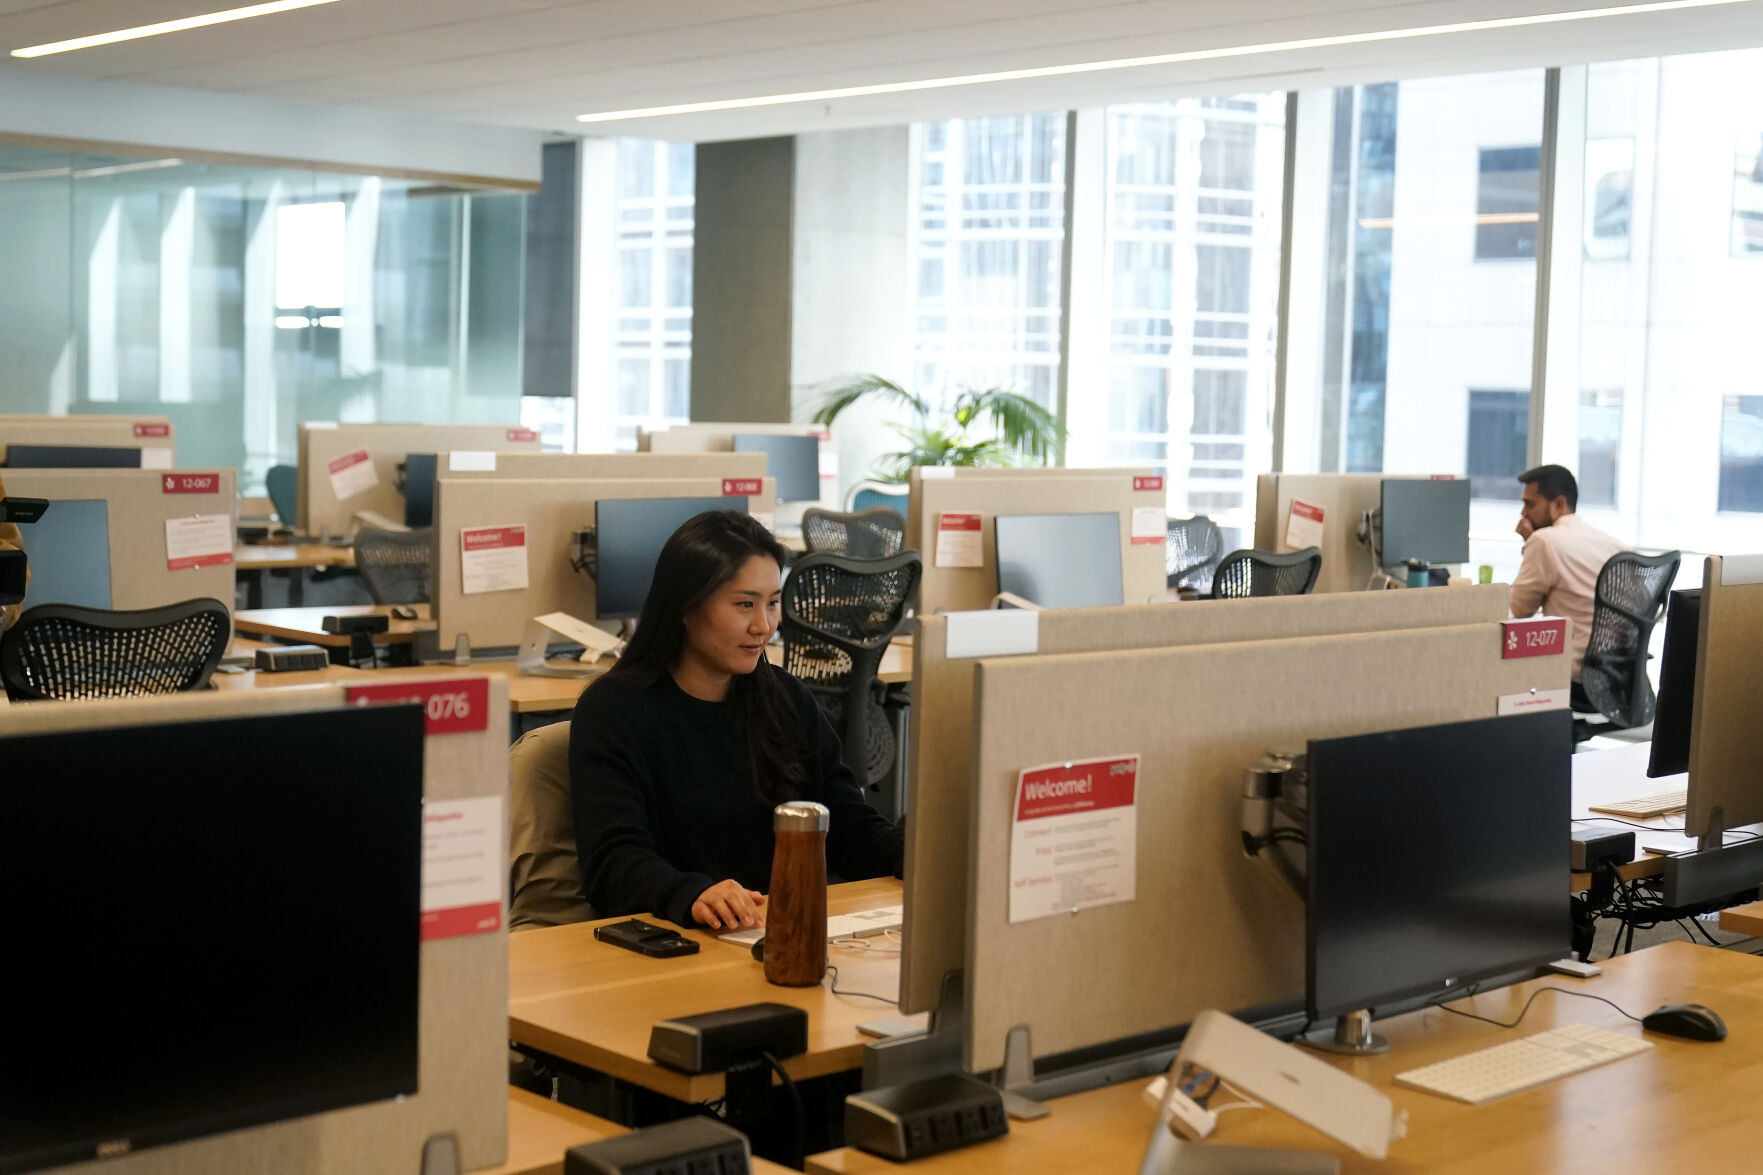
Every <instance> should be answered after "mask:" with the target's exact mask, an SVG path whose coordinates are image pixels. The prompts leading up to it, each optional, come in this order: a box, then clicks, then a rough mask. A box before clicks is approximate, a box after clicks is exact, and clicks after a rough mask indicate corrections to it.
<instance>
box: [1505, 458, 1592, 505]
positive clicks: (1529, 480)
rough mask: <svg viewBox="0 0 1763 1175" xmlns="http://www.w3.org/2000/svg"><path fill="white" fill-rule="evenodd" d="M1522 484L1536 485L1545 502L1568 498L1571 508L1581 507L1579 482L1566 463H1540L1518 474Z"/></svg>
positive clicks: (1519, 481)
mask: <svg viewBox="0 0 1763 1175" xmlns="http://www.w3.org/2000/svg"><path fill="white" fill-rule="evenodd" d="M1518 483H1519V484H1520V485H1534V486H1536V488H1537V493H1539V494H1541V495H1542V496H1543V500H1544V501H1545V502H1553V501H1554V500H1555V499H1556V498H1566V499H1567V508H1568V509H1569V510H1578V509H1579V483H1578V482H1577V481H1574V480H1573V474H1572V473H1571V472H1569V471H1568V469H1567V467H1566V466H1564V465H1539V466H1537V467H1536V468H1535V469H1527V470H1525V471H1524V472H1523V473H1521V474H1519V475H1518Z"/></svg>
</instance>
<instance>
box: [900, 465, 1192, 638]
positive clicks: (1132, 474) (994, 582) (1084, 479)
mask: <svg viewBox="0 0 1763 1175" xmlns="http://www.w3.org/2000/svg"><path fill="white" fill-rule="evenodd" d="M1144 476H1146V473H1145V471H1143V470H1132V469H1120V470H1112V469H1110V470H1070V471H1055V470H1052V469H1013V470H1000V471H996V472H992V471H986V472H979V471H972V472H969V473H967V474H966V475H964V476H957V477H935V476H933V477H928V478H927V477H925V476H924V471H923V469H922V468H917V469H914V470H913V471H912V473H911V476H910V478H909V479H908V482H907V485H908V486H909V487H910V489H909V494H910V496H909V498H908V502H907V507H906V545H907V546H908V547H910V548H912V549H914V550H917V551H920V552H922V553H923V555H924V578H923V580H922V581H920V583H919V587H918V612H919V614H920V615H932V614H934V613H937V612H966V611H971V610H973V609H975V608H988V607H990V606H991V603H992V597H994V596H996V595H997V594H998V564H997V551H996V541H995V539H994V537H993V525H992V524H993V520H994V519H995V518H996V517H997V516H998V515H1000V514H1086V513H1102V512H1104V511H1108V510H1114V511H1118V512H1119V514H1120V570H1121V585H1122V588H1123V589H1124V599H1125V602H1126V603H1128V604H1143V603H1146V602H1147V601H1150V600H1161V599H1162V598H1163V595H1164V587H1165V584H1166V583H1167V580H1168V576H1167V573H1166V572H1165V571H1164V564H1163V543H1162V542H1161V541H1158V542H1154V543H1135V542H1133V541H1132V512H1133V510H1134V509H1135V508H1136V507H1151V508H1155V509H1157V510H1158V511H1162V510H1163V509H1164V493H1163V490H1162V488H1161V487H1159V488H1157V489H1154V490H1151V489H1146V490H1136V489H1134V488H1133V485H1134V479H1135V478H1142V477H1144ZM946 513H956V514H978V515H980V552H981V555H980V557H981V559H982V560H983V563H982V565H981V566H979V567H939V566H937V562H936V551H937V523H938V519H939V517H940V516H941V515H943V514H946Z"/></svg>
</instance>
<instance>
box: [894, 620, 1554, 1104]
mask: <svg viewBox="0 0 1763 1175" xmlns="http://www.w3.org/2000/svg"><path fill="white" fill-rule="evenodd" d="M1502 632H1503V629H1502V626H1501V625H1500V624H1497V623H1484V624H1469V625H1457V626H1452V627H1443V628H1423V629H1416V630H1411V631H1402V632H1374V633H1355V634H1352V635H1342V636H1321V637H1307V638H1301V639H1296V640H1261V641H1253V642H1249V643H1243V644H1222V645H1204V646H1196V647H1189V648H1168V649H1136V650H1131V651H1126V652H1107V653H1076V654H1069V655H1062V656H1040V657H1019V658H1009V659H994V660H983V661H981V662H980V665H979V669H978V673H977V677H976V683H975V696H976V699H977V700H976V716H977V720H978V721H977V729H976V731H975V739H976V743H977V746H978V751H977V754H978V766H977V775H978V786H977V788H976V790H975V793H974V826H973V848H972V861H973V868H972V876H971V884H970V889H969V893H970V901H969V912H970V918H971V919H972V928H971V933H970V935H969V937H968V944H967V969H966V982H967V996H968V998H967V1014H968V1037H967V1042H966V1062H967V1065H968V1067H969V1068H970V1069H972V1070H975V1071H982V1070H987V1069H994V1068H996V1067H998V1066H999V1065H1000V1064H1002V1062H1003V1060H1004V1055H1005V1043H1006V1039H1007V1037H1008V1034H1009V1033H1010V1031H1011V1030H1012V1029H1013V1028H1015V1027H1016V1026H1018V1025H1023V1026H1027V1028H1028V1031H1029V1037H1030V1048H1031V1050H1032V1052H1033V1054H1034V1055H1035V1056H1038V1057H1044V1056H1048V1055H1051V1054H1055V1053H1060V1052H1066V1051H1069V1050H1072V1049H1077V1048H1082V1047H1086V1046H1091V1045H1098V1044H1102V1043H1105V1042H1108V1041H1113V1040H1119V1039H1121V1038H1123V1037H1128V1036H1132V1035H1135V1034H1139V1033H1145V1032H1151V1031H1156V1030H1159V1029H1164V1028H1171V1027H1174V1026H1177V1025H1180V1024H1184V1023H1187V1022H1188V1021H1190V1020H1192V1019H1193V1017H1194V1016H1195V1015H1196V1014H1197V1013H1198V1012H1200V1011H1201V1010H1202V1009H1205V1008H1223V1009H1227V1010H1236V1009H1246V1008H1250V1007H1255V1006H1258V1005H1264V1004H1267V1003H1271V1002H1275V1001H1280V1000H1288V999H1294V998H1297V997H1299V996H1301V995H1302V994H1303V987H1304V914H1303V909H1302V907H1301V905H1300V904H1299V903H1297V902H1294V901H1293V900H1292V897H1291V894H1290V893H1289V892H1287V891H1285V890H1284V889H1283V888H1281V887H1280V885H1279V884H1278V882H1277V881H1275V880H1274V879H1273V878H1272V877H1270V876H1269V875H1267V874H1266V873H1265V872H1264V870H1263V868H1262V867H1261V866H1259V865H1258V864H1256V863H1255V862H1254V861H1252V860H1250V859H1249V858H1248V857H1246V856H1245V855H1244V853H1243V850H1242V842H1241V835H1240V820H1241V808H1240V805H1241V795H1242V784H1243V774H1244V771H1245V770H1246V769H1247V767H1248V766H1249V765H1250V764H1251V763H1253V762H1255V761H1256V760H1257V759H1258V758H1259V757H1260V756H1261V755H1263V754H1265V753H1266V752H1268V751H1297V750H1302V749H1303V748H1304V746H1305V744H1306V741H1307V740H1309V739H1313V738H1327V737H1335V736H1341V735H1352V734H1364V733H1370V732H1373V731H1379V730H1391V729H1399V728H1403V727H1411V726H1423V725H1428V724H1432V723H1441V722H1454V721H1462V720H1466V719H1472V718H1489V717H1493V716H1494V713H1495V706H1496V700H1497V699H1498V698H1499V697H1500V696H1502V695H1507V694H1518V693H1523V692H1524V691H1526V690H1527V689H1530V688H1532V687H1536V688H1539V689H1555V688H1563V687H1565V686H1566V685H1567V683H1568V675H1567V661H1566V658H1564V657H1548V658H1535V659H1526V660H1513V661H1503V660H1501V659H1500V645H1501V636H1502ZM1113 755H1138V756H1139V757H1140V758H1139V776H1138V788H1137V806H1138V813H1137V833H1138V851H1137V881H1136V894H1135V897H1134V899H1133V900H1132V901H1130V902H1124V903H1119V904H1115V905H1108V906H1098V907H1094V908H1091V909H1086V910H1081V911H1078V912H1077V913H1075V914H1073V915H1070V916H1063V917H1054V918H1040V919H1035V920H1032V921H1027V922H1021V923H1016V924H1014V925H1013V924H1011V923H1010V921H1009V911H1008V903H1009V889H1010V886H1009V877H1010V846H1011V835H1012V817H1013V814H1014V807H1015V791H1016V785H1017V778H1018V773H1019V772H1020V771H1022V770H1023V769H1025V768H1033V767H1038V766H1043V765H1046V764H1049V763H1056V762H1063V761H1071V760H1080V759H1090V758H1096V757H1102V756H1113ZM1447 831H1448V830H1447ZM907 933H908V936H910V934H911V931H910V929H908V931H907Z"/></svg>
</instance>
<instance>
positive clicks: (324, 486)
mask: <svg viewBox="0 0 1763 1175" xmlns="http://www.w3.org/2000/svg"><path fill="white" fill-rule="evenodd" d="M453 449H471V450H477V451H484V450H490V451H493V452H509V453H537V452H540V451H541V449H542V446H541V444H540V442H539V434H538V433H536V432H534V431H533V430H532V429H529V428H522V427H520V426H519V425H518V424H507V425H504V424H335V423H327V422H323V421H309V422H307V423H305V424H302V425H301V426H300V444H299V462H300V467H299V468H300V472H299V480H298V482H297V483H296V490H297V497H296V501H297V503H298V505H297V512H298V517H299V521H298V522H297V523H296V524H295V525H296V526H297V527H298V528H299V529H300V530H301V531H303V532H304V533H306V534H322V533H325V532H329V533H331V534H347V533H348V532H349V531H350V530H351V529H353V527H354V521H355V514H356V512H357V511H360V510H371V511H372V512H373V513H375V514H381V515H384V516H385V517H386V518H389V519H390V520H392V521H393V522H397V523H402V522H403V521H404V495H403V494H401V493H399V492H398V488H397V476H398V463H399V462H400V461H403V460H404V456H405V454H407V453H440V452H447V451H450V450H453ZM333 464H335V466H336V468H335V469H334V470H333V469H332V465H333ZM369 471H371V473H370V472H369Z"/></svg>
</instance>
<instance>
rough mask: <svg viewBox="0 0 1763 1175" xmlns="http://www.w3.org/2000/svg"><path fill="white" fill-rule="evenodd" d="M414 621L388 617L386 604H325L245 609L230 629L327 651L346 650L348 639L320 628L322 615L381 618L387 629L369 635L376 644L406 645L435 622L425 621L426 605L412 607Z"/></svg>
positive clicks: (426, 615)
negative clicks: (387, 626)
mask: <svg viewBox="0 0 1763 1175" xmlns="http://www.w3.org/2000/svg"><path fill="white" fill-rule="evenodd" d="M411 607H413V608H415V609H416V614H417V617H418V619H416V620H400V619H398V618H397V617H395V616H393V615H392V606H391V605H390V604H325V605H323V606H320V607H316V608H246V609H244V610H243V611H239V612H235V613H233V628H234V629H235V630H236V631H238V632H241V633H244V634H245V635H246V636H259V637H265V636H266V637H274V638H275V639H277V640H282V641H291V642H293V643H295V644H302V645H322V646H324V647H325V648H327V649H346V648H348V647H349V637H348V635H347V634H344V633H334V632H326V631H325V630H324V628H323V627H322V626H323V624H324V618H325V617H326V616H385V617H389V618H390V620H391V626H390V627H389V628H388V629H387V631H385V632H376V633H374V634H373V643H374V644H376V645H407V644H409V643H410V641H411V638H412V637H414V636H415V635H416V634H417V633H419V632H431V631H433V630H434V627H435V622H434V621H432V620H430V619H429V618H428V614H429V606H428V605H427V604H412V605H411Z"/></svg>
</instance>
